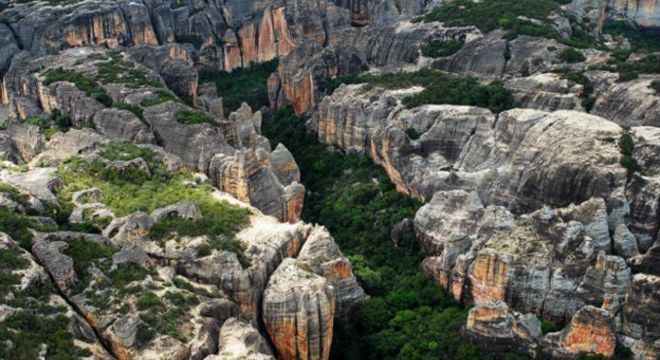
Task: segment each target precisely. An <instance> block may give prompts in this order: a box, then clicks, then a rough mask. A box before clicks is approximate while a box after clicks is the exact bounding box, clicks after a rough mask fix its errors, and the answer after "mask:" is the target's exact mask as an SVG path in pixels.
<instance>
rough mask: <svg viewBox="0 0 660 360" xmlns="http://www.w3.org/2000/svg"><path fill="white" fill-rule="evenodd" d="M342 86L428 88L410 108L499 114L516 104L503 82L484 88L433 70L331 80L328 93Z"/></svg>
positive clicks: (409, 101)
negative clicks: (464, 107)
mask: <svg viewBox="0 0 660 360" xmlns="http://www.w3.org/2000/svg"><path fill="white" fill-rule="evenodd" d="M342 83H344V84H360V83H366V84H367V86H366V88H365V90H368V89H370V88H372V87H375V86H381V87H384V88H386V89H404V88H409V87H412V86H422V87H424V88H425V89H424V90H423V91H422V92H420V93H417V94H414V95H410V96H407V97H405V98H404V99H403V104H404V105H406V106H407V107H408V108H412V107H416V106H420V105H424V104H453V105H472V106H480V107H484V108H488V109H490V110H491V111H493V112H496V113H499V112H502V111H504V110H508V109H511V108H512V107H513V105H514V101H513V97H512V96H511V93H510V92H509V91H508V90H507V89H505V88H504V86H503V85H502V83H500V82H495V83H492V84H490V85H482V84H480V83H479V82H478V81H477V80H475V79H473V78H470V77H461V76H455V75H450V74H446V73H443V72H440V71H436V70H430V69H422V70H419V71H415V72H407V73H388V74H382V75H372V74H368V73H364V74H353V75H348V76H345V77H340V78H337V79H335V80H331V81H329V82H328V83H327V84H326V91H327V92H328V93H332V92H333V91H334V90H335V89H336V88H337V87H338V86H339V84H342Z"/></svg>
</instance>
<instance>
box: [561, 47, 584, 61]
mask: <svg viewBox="0 0 660 360" xmlns="http://www.w3.org/2000/svg"><path fill="white" fill-rule="evenodd" d="M559 59H560V60H561V61H563V62H567V63H571V64H573V63H578V62H582V61H585V60H586V59H587V58H585V57H584V55H583V54H582V53H581V52H579V51H577V50H575V49H573V48H570V47H569V48H566V49H564V51H562V52H561V53H560V54H559Z"/></svg>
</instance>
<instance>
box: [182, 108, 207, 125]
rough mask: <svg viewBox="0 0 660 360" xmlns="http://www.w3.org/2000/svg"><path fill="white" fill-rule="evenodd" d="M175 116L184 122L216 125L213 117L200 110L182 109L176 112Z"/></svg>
mask: <svg viewBox="0 0 660 360" xmlns="http://www.w3.org/2000/svg"><path fill="white" fill-rule="evenodd" d="M175 117H176V120H177V121H178V122H180V123H182V124H211V125H214V124H215V123H216V122H215V120H214V119H213V118H212V117H210V116H208V115H206V114H204V113H201V112H198V111H188V110H181V111H178V112H177V113H176V115H175Z"/></svg>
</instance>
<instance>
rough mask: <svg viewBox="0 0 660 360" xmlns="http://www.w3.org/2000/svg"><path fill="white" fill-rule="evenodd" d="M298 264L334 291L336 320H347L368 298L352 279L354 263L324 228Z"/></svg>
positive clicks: (313, 235)
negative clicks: (319, 277)
mask: <svg viewBox="0 0 660 360" xmlns="http://www.w3.org/2000/svg"><path fill="white" fill-rule="evenodd" d="M298 261H299V263H300V264H302V266H303V267H309V268H311V269H312V270H313V271H314V273H316V274H317V275H320V276H323V277H324V278H326V279H327V280H328V282H329V283H330V284H331V285H332V287H334V289H335V298H336V302H335V304H336V306H335V317H338V318H344V319H345V318H347V317H348V316H349V313H350V311H351V310H352V308H353V307H354V306H355V305H357V304H358V303H360V302H361V301H363V300H365V299H366V298H367V295H366V294H365V293H364V290H363V289H362V288H361V287H360V285H359V284H358V283H357V280H356V279H355V276H353V268H352V266H351V263H350V262H349V261H348V259H347V258H346V257H344V255H343V254H342V253H341V250H340V249H339V246H337V244H335V241H334V239H333V238H332V236H331V235H330V233H329V232H328V230H326V229H325V228H324V227H315V228H314V229H313V230H312V231H311V233H310V234H309V236H308V237H307V241H305V244H304V245H303V247H302V249H300V254H299V255H298Z"/></svg>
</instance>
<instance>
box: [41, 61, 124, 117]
mask: <svg viewBox="0 0 660 360" xmlns="http://www.w3.org/2000/svg"><path fill="white" fill-rule="evenodd" d="M58 81H68V82H70V83H73V84H74V85H76V87H77V88H78V90H80V91H82V92H84V93H85V94H86V95H87V96H89V97H91V98H94V99H96V100H97V101H98V102H100V103H101V104H103V105H105V106H107V107H110V106H112V98H110V96H109V95H108V93H106V92H105V89H103V87H101V85H99V84H98V83H97V82H96V81H94V80H92V79H89V78H87V77H85V75H83V74H81V73H78V72H75V71H70V70H64V69H62V68H58V69H51V70H48V72H46V74H45V78H44V85H46V86H48V85H50V84H53V83H56V82H58Z"/></svg>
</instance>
